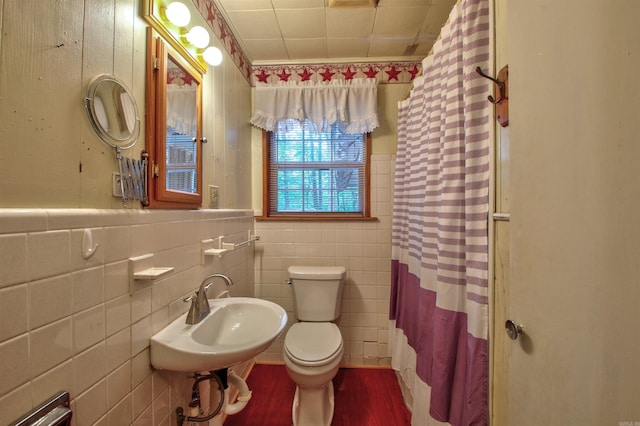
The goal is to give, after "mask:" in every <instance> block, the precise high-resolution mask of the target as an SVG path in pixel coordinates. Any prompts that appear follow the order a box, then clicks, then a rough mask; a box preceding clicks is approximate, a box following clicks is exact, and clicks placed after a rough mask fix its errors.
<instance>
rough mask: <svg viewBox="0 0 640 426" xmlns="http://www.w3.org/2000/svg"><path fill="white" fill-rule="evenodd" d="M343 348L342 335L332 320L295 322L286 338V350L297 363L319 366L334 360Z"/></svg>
mask: <svg viewBox="0 0 640 426" xmlns="http://www.w3.org/2000/svg"><path fill="white" fill-rule="evenodd" d="M341 349H342V335H341V334H340V329H339V328H338V326H337V325H335V324H334V323H332V322H299V323H296V324H293V325H292V326H291V327H290V328H289V331H287V334H286V336H285V338H284V350H285V351H286V353H287V355H288V356H289V357H290V358H291V360H292V361H294V362H295V363H296V364H299V365H302V366H307V367H319V366H322V365H326V364H328V363H330V362H331V361H333V359H334V358H335V355H336V354H337V353H338V352H340V350H341Z"/></svg>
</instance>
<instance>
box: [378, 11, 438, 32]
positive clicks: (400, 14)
mask: <svg viewBox="0 0 640 426" xmlns="http://www.w3.org/2000/svg"><path fill="white" fill-rule="evenodd" d="M427 10H428V7H398V8H396V7H393V8H390V7H388V8H379V9H378V10H377V12H376V19H375V24H374V26H373V34H376V35H378V34H383V35H394V36H415V35H416V34H418V31H419V30H420V25H421V24H422V21H423V20H424V16H425V13H426V12H427Z"/></svg>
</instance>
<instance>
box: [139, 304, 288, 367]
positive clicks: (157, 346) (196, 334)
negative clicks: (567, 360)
mask: <svg viewBox="0 0 640 426" xmlns="http://www.w3.org/2000/svg"><path fill="white" fill-rule="evenodd" d="M209 305H210V306H211V312H210V313H209V315H207V316H206V317H205V318H204V319H203V320H202V321H200V322H199V323H198V324H193V325H188V324H185V320H186V317H187V314H184V315H182V316H181V317H180V318H178V319H176V320H175V321H173V322H172V323H171V324H169V325H168V326H166V327H165V328H163V329H162V330H160V331H159V332H158V333H156V334H155V335H153V336H152V337H151V343H150V346H151V365H153V367H154V368H156V369H158V370H173V371H185V372H199V371H211V370H218V369H221V368H227V367H231V366H232V365H234V364H238V363H240V362H243V361H247V360H249V359H251V358H253V357H254V356H256V355H258V354H259V353H261V352H262V351H264V350H265V349H267V348H268V347H269V345H271V343H272V342H273V341H274V340H275V339H276V338H277V337H278V335H279V334H280V333H281V332H282V330H283V329H284V326H285V325H286V324H287V313H286V312H285V310H284V309H282V307H280V306H279V305H277V304H275V303H273V302H270V301H268V300H262V299H254V298H251V297H230V298H224V299H209Z"/></svg>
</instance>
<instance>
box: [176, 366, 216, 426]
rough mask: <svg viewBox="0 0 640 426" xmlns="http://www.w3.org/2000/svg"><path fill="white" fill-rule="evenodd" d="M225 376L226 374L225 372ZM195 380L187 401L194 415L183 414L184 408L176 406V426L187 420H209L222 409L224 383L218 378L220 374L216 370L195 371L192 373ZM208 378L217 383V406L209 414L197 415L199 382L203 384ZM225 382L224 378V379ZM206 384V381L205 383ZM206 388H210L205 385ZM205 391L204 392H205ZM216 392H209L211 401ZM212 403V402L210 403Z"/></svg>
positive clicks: (198, 412)
mask: <svg viewBox="0 0 640 426" xmlns="http://www.w3.org/2000/svg"><path fill="white" fill-rule="evenodd" d="M225 376H226V374H225ZM194 378H195V381H194V383H193V386H192V387H191V401H190V402H189V408H190V411H191V414H195V415H191V416H185V414H184V409H183V408H182V407H178V408H176V420H177V424H178V426H182V424H183V423H184V422H185V421H187V422H198V423H200V422H207V421H209V420H211V419H212V418H214V417H215V416H216V415H217V414H218V413H219V412H220V411H221V410H222V406H223V405H224V400H225V398H224V395H225V387H226V386H225V384H226V383H223V381H222V379H221V378H220V376H219V375H218V372H214V371H211V372H209V374H199V373H196V374H195V375H194ZM209 380H214V381H215V382H216V383H217V384H218V390H219V391H220V393H219V395H220V397H219V400H220V401H219V402H218V406H217V407H216V409H215V410H213V411H212V412H210V413H209V414H207V415H206V416H199V415H198V414H200V411H201V409H200V405H201V398H200V386H201V384H202V385H204V384H205V383H203V382H206V381H209ZM225 382H226V380H225ZM206 384H207V385H208V383H206ZM207 388H209V389H207V390H210V387H208V386H207ZM205 393H206V392H205ZM215 393H216V392H215V391H214V392H211V400H212V401H213V395H214V394H215ZM212 405H213V404H212Z"/></svg>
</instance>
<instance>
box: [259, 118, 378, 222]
mask: <svg viewBox="0 0 640 426" xmlns="http://www.w3.org/2000/svg"><path fill="white" fill-rule="evenodd" d="M272 134H273V132H268V131H266V130H263V131H262V216H257V217H256V220H258V221H377V220H378V218H376V217H374V216H371V133H366V134H365V137H364V143H365V149H366V160H365V165H364V174H365V183H364V194H361V195H364V197H365V201H364V205H363V212H362V214H361V215H360V214H358V215H356V214H354V213H337V212H335V213H333V212H332V213H316V212H313V213H300V212H293V213H286V212H279V213H278V214H277V215H272V213H271V207H270V206H271V191H270V186H271V185H270V176H271V173H270V171H271V158H270V156H271V149H270V148H271V146H270V144H271V136H272Z"/></svg>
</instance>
